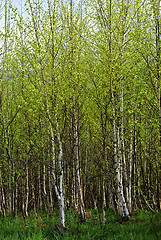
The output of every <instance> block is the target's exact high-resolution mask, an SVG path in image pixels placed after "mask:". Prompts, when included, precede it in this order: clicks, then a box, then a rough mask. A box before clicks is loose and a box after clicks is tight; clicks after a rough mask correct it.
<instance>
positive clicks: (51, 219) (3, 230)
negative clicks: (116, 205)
mask: <svg viewBox="0 0 161 240" xmlns="http://www.w3.org/2000/svg"><path fill="white" fill-rule="evenodd" d="M89 211H90V210H89ZM91 214H92V216H91ZM91 214H89V215H90V218H88V219H87V221H86V222H85V223H82V224H81V223H80V221H79V218H78V217H77V215H76V213H75V212H74V211H72V210H68V211H67V212H66V227H67V228H66V230H65V231H63V232H62V231H61V229H60V225H59V212H58V211H57V210H55V211H54V213H53V215H52V216H49V215H48V214H46V213H41V214H40V213H38V214H37V216H35V214H34V213H33V212H30V215H29V217H28V218H27V219H26V221H24V219H23V218H22V217H21V216H19V217H17V218H16V219H15V218H13V217H11V216H8V217H6V218H5V219H4V218H3V217H1V218H0V240H9V239H10V240H19V239H20V240H26V239H30V240H54V239H69V240H72V239H78V240H103V239H107V240H114V239H118V240H135V239H136V240H144V239H145V240H155V239H156V240H159V239H161V212H159V213H155V214H152V213H150V212H147V211H141V212H139V213H137V214H135V215H133V216H132V217H131V218H130V220H127V219H122V218H121V217H119V216H118V215H117V214H115V213H114V212H113V211H107V212H106V220H107V221H106V224H105V225H103V224H102V222H101V220H100V219H101V214H99V212H96V211H95V210H92V211H91Z"/></svg>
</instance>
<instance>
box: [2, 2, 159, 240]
mask: <svg viewBox="0 0 161 240" xmlns="http://www.w3.org/2000/svg"><path fill="white" fill-rule="evenodd" d="M0 14H1V16H0V215H1V216H3V217H5V216H7V215H13V216H14V217H17V216H18V215H19V214H21V215H23V217H24V218H25V219H26V218H27V217H28V215H29V213H30V212H31V211H32V212H34V213H35V215H36V214H37V212H39V211H40V212H42V211H46V212H47V213H48V214H49V215H50V214H52V213H53V212H54V211H55V209H59V210H60V217H59V218H60V224H61V226H62V227H64V228H65V227H66V222H65V221H66V219H65V216H66V215H65V211H66V210H68V209H74V210H75V211H76V212H77V213H78V215H79V217H80V219H81V221H82V222H83V221H85V220H86V218H87V212H86V209H96V210H97V209H99V210H100V211H101V213H102V222H103V223H105V222H106V217H107V215H106V210H107V209H112V210H113V211H114V212H115V213H118V214H119V215H120V216H124V217H127V218H130V216H131V214H132V213H133V212H134V211H135V210H138V209H139V210H142V209H147V210H150V211H156V210H161V1H160V0H80V1H78V0H77V1H76V0H75V1H74V0H52V1H51V0H44V1H41V0H26V2H23V1H21V7H20V8H16V7H15V6H14V1H13V2H12V1H11V0H5V1H1V2H0ZM158 239H159V238H158Z"/></svg>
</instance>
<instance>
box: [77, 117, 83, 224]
mask: <svg viewBox="0 0 161 240" xmlns="http://www.w3.org/2000/svg"><path fill="white" fill-rule="evenodd" d="M78 138H79V136H78V123H77V119H76V117H75V163H76V164H75V165H76V187H77V194H78V206H79V212H80V217H81V219H82V220H84V219H85V209H84V202H83V194H82V188H81V178H80V163H79V139H78Z"/></svg>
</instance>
